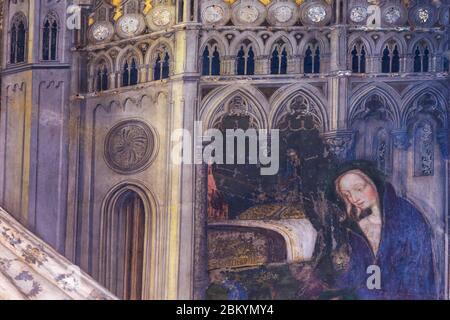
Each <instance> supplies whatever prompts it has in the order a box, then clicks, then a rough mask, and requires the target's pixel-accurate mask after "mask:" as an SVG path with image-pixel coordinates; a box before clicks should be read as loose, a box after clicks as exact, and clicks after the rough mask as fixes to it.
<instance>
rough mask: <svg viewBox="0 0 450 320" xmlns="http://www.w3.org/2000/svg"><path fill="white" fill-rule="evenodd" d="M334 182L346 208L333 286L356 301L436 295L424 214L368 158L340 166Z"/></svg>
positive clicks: (431, 253)
mask: <svg viewBox="0 0 450 320" xmlns="http://www.w3.org/2000/svg"><path fill="white" fill-rule="evenodd" d="M333 181H334V183H333V185H334V193H335V200H338V201H340V203H341V204H343V206H344V207H345V215H344V217H341V219H340V220H339V229H340V230H341V232H340V235H339V237H338V238H339V244H338V248H337V250H336V251H335V252H334V254H333V264H334V266H335V268H336V266H337V269H338V271H337V275H336V277H335V283H334V287H335V288H337V289H340V292H341V293H342V292H345V293H344V295H347V296H353V297H356V298H357V299H393V300H394V299H395V300H398V299H401V300H403V299H405V300H406V299H408V300H423V299H426V300H429V299H437V297H438V295H437V288H436V276H435V269H434V261H433V249H432V230H431V229H430V227H429V225H428V224H427V222H426V220H425V218H424V216H423V215H422V213H421V212H420V211H419V210H418V209H417V208H415V207H414V206H413V205H412V204H411V203H410V202H408V201H407V200H405V199H403V198H401V197H399V196H397V194H396V193H395V190H394V188H393V187H392V185H391V184H389V183H384V181H383V178H382V175H380V174H378V172H376V171H375V170H373V169H371V168H370V167H369V165H368V164H367V163H366V162H358V163H356V162H355V163H353V164H352V165H351V166H346V167H344V168H343V169H341V170H340V171H339V173H338V174H337V175H336V176H335V178H334V179H333ZM374 266H375V267H374ZM378 268H379V269H378ZM377 270H379V274H377ZM378 276H379V279H378V280H379V285H377V284H376V282H377V279H376V277H378ZM374 284H375V285H374Z"/></svg>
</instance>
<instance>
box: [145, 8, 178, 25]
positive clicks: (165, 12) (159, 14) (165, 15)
mask: <svg viewBox="0 0 450 320" xmlns="http://www.w3.org/2000/svg"><path fill="white" fill-rule="evenodd" d="M174 17H175V11H174V7H171V6H165V5H162V6H157V7H156V8H154V9H152V10H151V11H150V13H149V14H147V15H146V17H145V18H146V21H147V24H148V26H149V27H150V29H152V30H154V31H158V30H163V29H165V28H168V27H170V26H171V25H172V24H174Z"/></svg>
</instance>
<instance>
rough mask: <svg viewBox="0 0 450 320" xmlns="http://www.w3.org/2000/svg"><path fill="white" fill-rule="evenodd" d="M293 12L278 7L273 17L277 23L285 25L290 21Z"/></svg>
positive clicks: (286, 7)
mask: <svg viewBox="0 0 450 320" xmlns="http://www.w3.org/2000/svg"><path fill="white" fill-rule="evenodd" d="M293 15H294V10H292V8H290V7H288V6H280V7H278V8H276V9H275V12H274V17H275V19H277V21H278V22H281V23H285V22H288V21H289V20H291V18H292V16H293Z"/></svg>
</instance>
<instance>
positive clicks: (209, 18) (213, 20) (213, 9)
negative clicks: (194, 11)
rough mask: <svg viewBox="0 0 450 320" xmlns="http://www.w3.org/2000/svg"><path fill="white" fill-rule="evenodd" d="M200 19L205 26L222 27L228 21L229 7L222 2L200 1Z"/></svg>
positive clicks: (212, 0)
mask: <svg viewBox="0 0 450 320" xmlns="http://www.w3.org/2000/svg"><path fill="white" fill-rule="evenodd" d="M201 17H202V22H203V23H204V24H206V25H220V26H223V25H225V24H227V22H228V21H229V20H230V7H229V6H228V4H226V3H225V2H223V1H222V0H206V1H202V2H201Z"/></svg>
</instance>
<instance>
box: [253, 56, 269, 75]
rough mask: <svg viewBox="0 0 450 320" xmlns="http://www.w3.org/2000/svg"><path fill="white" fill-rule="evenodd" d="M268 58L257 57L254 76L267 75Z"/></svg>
mask: <svg viewBox="0 0 450 320" xmlns="http://www.w3.org/2000/svg"><path fill="white" fill-rule="evenodd" d="M269 61H270V59H269V56H259V57H258V58H257V59H256V61H255V64H256V65H255V74H269V73H270V66H269Z"/></svg>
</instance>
